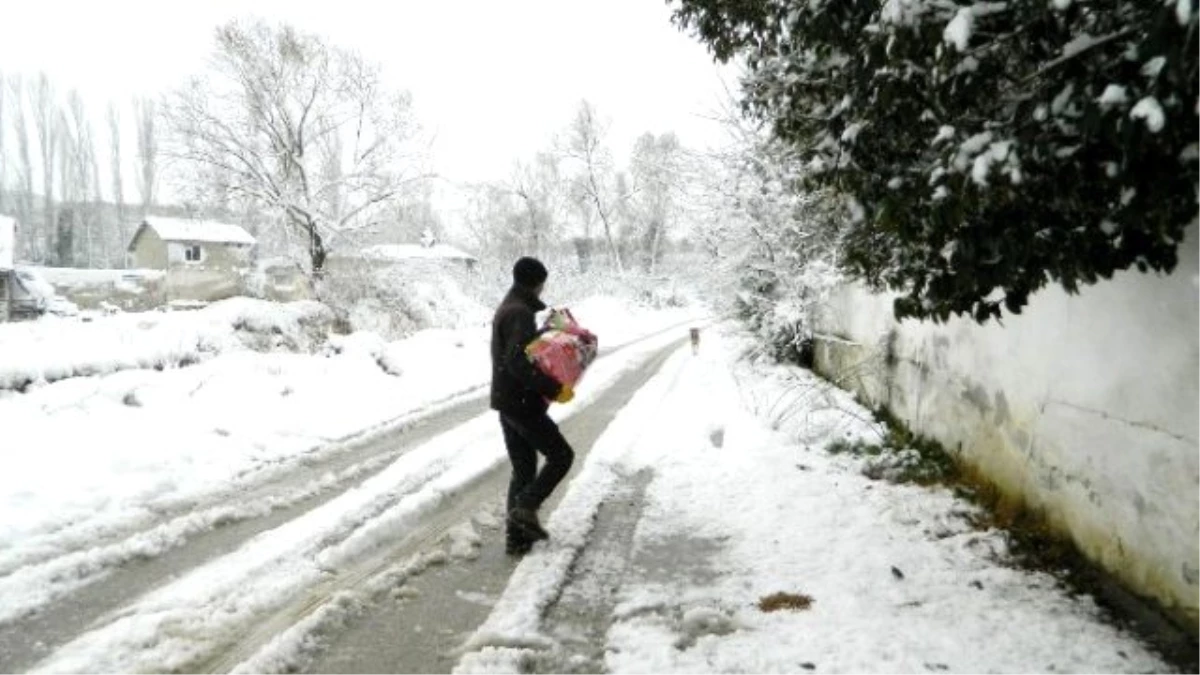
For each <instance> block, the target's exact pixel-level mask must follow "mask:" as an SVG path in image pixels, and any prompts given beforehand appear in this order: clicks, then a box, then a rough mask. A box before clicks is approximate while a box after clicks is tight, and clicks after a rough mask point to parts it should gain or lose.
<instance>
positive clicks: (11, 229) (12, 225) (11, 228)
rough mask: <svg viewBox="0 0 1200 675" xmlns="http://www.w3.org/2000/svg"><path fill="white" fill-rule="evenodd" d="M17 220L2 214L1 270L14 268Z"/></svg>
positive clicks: (0, 231)
mask: <svg viewBox="0 0 1200 675" xmlns="http://www.w3.org/2000/svg"><path fill="white" fill-rule="evenodd" d="M16 230H17V221H16V220H14V219H12V218H10V217H8V216H0V270H4V271H8V270H11V269H12V268H13V258H14V257H16V250H17V237H16Z"/></svg>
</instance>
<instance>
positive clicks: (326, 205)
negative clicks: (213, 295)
mask: <svg viewBox="0 0 1200 675" xmlns="http://www.w3.org/2000/svg"><path fill="white" fill-rule="evenodd" d="M166 119H167V122H168V124H169V125H170V128H171V131H172V133H173V137H172V140H173V143H172V148H171V150H170V152H169V153H168V156H170V157H177V158H179V159H180V160H183V161H184V162H185V163H186V164H188V165H191V166H197V167H218V168H220V169H221V170H223V171H224V172H225V174H226V175H227V176H228V179H229V185H228V188H229V189H230V190H231V191H232V192H233V193H235V194H238V195H241V196H244V197H246V198H248V199H251V200H253V201H254V202H255V203H257V204H259V205H260V206H262V207H263V208H264V209H265V210H267V211H271V212H274V213H278V214H280V215H281V218H280V219H279V220H280V221H281V222H282V223H283V224H284V225H285V227H286V228H287V230H288V231H290V232H292V233H295V234H297V235H299V236H301V237H302V238H303V239H304V241H305V243H306V247H307V255H308V260H309V262H310V264H311V269H312V272H313V274H314V276H317V277H320V276H321V275H322V274H323V270H324V267H325V258H326V254H327V251H328V246H330V245H331V240H333V241H334V242H335V241H336V239H337V238H338V237H341V236H346V235H348V234H350V233H352V232H355V231H360V230H363V229H364V228H368V227H369V226H371V225H372V223H373V222H374V221H375V219H376V218H377V217H379V216H381V215H382V214H384V213H385V212H386V209H387V206H388V204H389V203H390V202H392V201H393V200H394V199H396V198H397V197H398V196H399V195H400V194H401V191H402V189H403V186H404V184H405V182H406V178H405V176H406V173H405V172H406V170H408V171H411V169H412V160H411V158H408V157H405V156H404V155H403V154H402V151H403V149H404V147H405V145H406V142H407V141H409V140H411V138H412V134H413V129H412V122H411V112H410V104H409V100H408V97H407V95H404V94H396V93H391V92H388V91H386V90H385V88H384V87H383V84H382V82H381V81H380V76H379V71H378V69H377V68H376V67H374V66H372V65H369V64H367V63H366V62H364V61H363V60H362V59H361V58H360V57H359V56H357V55H356V54H353V53H351V52H348V51H345V50H342V49H338V48H336V47H330V46H327V45H325V44H324V43H322V42H321V40H320V39H318V38H317V37H315V36H313V35H307V34H303V33H299V32H297V31H296V30H294V29H292V28H290V27H288V26H280V27H272V26H269V25H267V24H265V23H262V22H256V23H252V24H248V25H247V24H242V23H238V22H232V23H229V24H227V25H225V26H223V27H221V28H219V29H218V30H217V49H216V53H215V56H214V61H213V65H212V69H211V72H210V73H209V77H207V78H204V79H200V78H197V79H194V80H193V81H192V82H191V83H189V85H187V86H186V87H184V88H182V89H180V90H179V91H177V92H175V94H174V95H173V96H172V97H171V98H170V100H169V103H168V105H167V107H166ZM334 136H336V137H337V138H338V139H339V143H342V144H341V145H339V143H333V142H331V138H330V137H334ZM343 142H344V143H343ZM339 147H340V148H341V150H340V155H341V168H340V170H339V171H336V172H334V171H331V170H330V168H329V166H328V164H329V161H330V152H329V149H330V148H339ZM321 148H325V149H326V152H325V153H322V152H321ZM322 154H324V157H322ZM323 164H324V166H322V165H323Z"/></svg>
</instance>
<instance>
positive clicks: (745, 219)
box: [701, 130, 844, 366]
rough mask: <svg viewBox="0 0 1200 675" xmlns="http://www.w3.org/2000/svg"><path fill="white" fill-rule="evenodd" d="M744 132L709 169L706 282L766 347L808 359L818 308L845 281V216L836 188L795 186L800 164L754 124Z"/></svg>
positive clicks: (782, 357) (776, 355) (794, 359)
mask: <svg viewBox="0 0 1200 675" xmlns="http://www.w3.org/2000/svg"><path fill="white" fill-rule="evenodd" d="M743 138H744V141H743V142H742V143H741V144H739V145H735V146H734V147H733V148H731V149H730V151H729V153H728V154H727V156H726V158H725V159H724V161H723V163H722V165H721V166H719V167H718V168H717V170H716V171H715V173H714V174H713V176H712V179H713V180H712V185H711V189H710V199H712V203H711V204H709V210H710V213H711V218H710V219H709V221H708V222H707V223H705V224H704V226H703V227H702V228H701V237H702V238H703V240H704V246H705V248H706V249H707V250H708V251H709V254H710V256H711V258H712V260H711V261H710V264H709V271H710V280H709V281H710V283H709V284H708V285H709V288H710V292H711V293H713V294H714V295H715V296H716V297H718V298H723V299H724V301H725V303H727V306H726V309H727V310H728V311H729V312H730V313H731V314H733V315H734V316H735V317H737V318H739V319H741V320H742V321H743V322H744V323H745V324H746V325H747V326H748V327H749V328H750V329H751V330H753V331H754V332H755V333H756V334H757V335H758V336H759V337H760V338H761V339H762V350H763V352H764V353H765V354H767V355H768V356H770V357H771V358H773V359H775V360H778V361H786V362H790V363H797V364H801V365H806V366H807V365H810V364H811V359H812V339H813V332H812V331H813V318H814V313H815V310H816V309H817V308H818V307H819V306H820V305H821V303H822V302H823V301H824V300H825V299H826V298H827V297H828V294H829V292H830V291H831V290H832V289H833V288H834V287H836V286H837V285H838V284H839V283H841V281H842V278H841V275H840V274H839V273H838V270H837V267H836V261H837V259H838V247H839V245H840V241H841V231H842V229H843V227H844V219H843V218H842V216H841V213H840V210H839V208H838V207H839V202H838V199H837V198H836V197H835V196H834V195H833V194H831V193H828V192H812V193H801V192H798V191H797V190H796V189H795V184H796V182H797V181H798V180H799V179H800V176H801V172H802V167H800V166H799V165H798V163H797V162H796V161H795V157H794V156H793V155H792V154H791V153H790V152H788V151H787V149H786V148H785V147H783V146H781V145H780V144H778V143H775V142H772V141H770V140H768V139H767V138H765V136H764V135H763V134H761V133H757V132H755V131H753V130H748V131H747V133H746V134H744V136H743Z"/></svg>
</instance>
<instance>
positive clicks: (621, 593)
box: [457, 333, 1172, 673]
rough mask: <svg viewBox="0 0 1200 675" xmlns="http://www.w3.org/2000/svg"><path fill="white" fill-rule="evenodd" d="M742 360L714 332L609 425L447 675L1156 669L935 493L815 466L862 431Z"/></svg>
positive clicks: (1136, 647) (822, 389)
mask: <svg viewBox="0 0 1200 675" xmlns="http://www.w3.org/2000/svg"><path fill="white" fill-rule="evenodd" d="M741 346H744V345H743V344H741V343H739V340H738V338H737V337H736V336H727V337H725V338H724V339H718V338H716V336H715V335H713V334H711V333H710V334H709V335H708V336H706V337H705V345H704V349H703V350H702V353H701V354H700V355H699V356H692V355H691V354H689V353H686V352H681V353H679V354H677V355H676V356H675V357H673V358H672V359H671V360H670V361H669V362H668V363H667V364H666V366H665V367H664V368H663V370H662V371H661V372H660V373H659V374H658V375H657V376H656V377H655V378H653V379H652V380H651V381H650V382H649V383H648V384H647V385H646V386H645V387H643V388H642V390H641V391H640V392H638V394H637V395H636V396H635V397H634V398H633V400H632V401H631V402H630V403H629V405H628V406H627V407H626V409H625V410H623V411H622V412H621V413H620V414H618V415H617V416H616V418H615V420H614V421H613V423H612V424H611V425H610V427H609V429H608V431H607V432H606V433H605V434H604V435H603V436H602V437H601V438H600V439H599V441H598V442H597V443H596V445H595V447H593V448H592V453H591V456H590V457H589V459H588V465H587V466H586V467H584V469H583V470H582V472H581V473H580V475H579V476H578V477H577V478H576V479H575V480H574V481H573V482H572V484H571V487H570V489H569V491H568V492H567V494H566V495H565V497H564V498H563V502H562V504H561V506H560V507H559V508H558V509H557V511H556V512H555V513H554V515H553V517H552V518H550V521H549V525H548V529H549V530H550V532H551V537H552V538H551V542H550V544H549V545H548V546H539V547H538V548H537V549H535V551H534V552H533V553H532V554H530V555H529V556H527V557H526V558H525V559H524V560H523V561H522V562H521V564H520V565H519V566H518V567H517V568H516V570H515V571H514V573H513V575H512V579H511V581H510V583H509V584H508V585H507V587H506V588H505V590H504V592H503V593H502V594H501V595H500V596H499V597H498V599H497V600H496V602H495V606H494V609H493V611H492V612H491V614H490V616H489V617H488V619H487V620H486V621H485V622H484V623H483V624H482V625H481V627H480V628H479V629H478V630H477V631H476V632H475V634H474V635H473V636H472V637H471V638H470V640H469V641H468V651H467V653H466V654H465V655H464V656H463V658H462V659H461V661H460V663H459V664H458V666H457V672H530V671H533V672H632V673H636V672H681V673H700V672H808V671H813V672H943V671H949V672H1163V671H1168V672H1169V671H1170V670H1172V667H1171V665H1169V664H1167V663H1165V662H1164V661H1163V660H1162V659H1160V657H1159V656H1157V655H1156V654H1155V653H1154V652H1153V651H1152V650H1151V649H1149V648H1148V647H1147V646H1146V645H1145V644H1144V643H1142V642H1141V641H1140V640H1139V639H1138V638H1137V637H1135V636H1133V635H1131V634H1128V633H1126V632H1123V631H1122V630H1121V629H1119V628H1117V627H1115V625H1114V624H1113V623H1112V622H1111V620H1110V619H1109V618H1107V617H1106V616H1105V615H1104V613H1103V612H1101V611H1100V610H1099V609H1098V608H1097V606H1096V605H1095V603H1094V601H1092V600H1091V599H1090V598H1088V597H1086V596H1084V597H1073V596H1072V594H1071V593H1069V592H1068V591H1067V590H1066V589H1065V588H1064V587H1063V586H1062V585H1061V584H1060V583H1058V582H1057V581H1056V580H1055V579H1054V578H1053V577H1052V576H1050V575H1048V574H1046V573H1042V572H1030V571H1027V570H1022V569H1018V568H1017V567H1016V566H1015V565H1013V564H1011V562H1010V560H1009V559H1008V558H1007V551H1006V548H1005V539H1004V538H1003V536H1002V535H1001V533H999V532H996V531H992V530H979V529H977V528H976V527H974V526H973V525H972V524H971V522H970V520H969V519H968V518H967V516H969V515H970V514H971V513H972V512H973V511H974V507H972V506H971V505H970V504H968V503H966V502H964V501H962V500H961V499H959V498H956V497H955V496H953V495H952V494H951V493H950V491H949V490H946V489H941V488H924V487H918V486H915V485H897V484H891V483H887V482H883V481H873V480H871V479H869V478H867V477H865V476H864V475H863V474H862V468H863V467H862V465H861V464H860V463H859V460H854V459H851V458H848V457H846V456H841V455H831V454H829V453H827V452H825V447H826V446H827V445H828V444H829V443H830V442H832V441H834V440H838V439H845V440H854V439H856V438H870V437H871V436H872V435H874V434H876V433H877V432H876V430H875V426H874V423H873V422H871V416H870V413H869V412H868V411H866V410H863V409H862V408H861V407H860V406H858V405H857V404H856V403H855V402H854V401H853V400H852V399H851V398H850V397H849V395H847V394H846V393H845V392H842V391H840V390H837V389H834V388H832V387H831V386H829V385H828V384H827V383H824V382H823V381H821V380H819V379H817V378H815V377H814V376H812V375H811V374H810V373H808V372H807V371H803V370H800V369H794V368H785V367H780V366H764V365H750V364H748V363H746V362H745V361H741V360H738V359H736V358H735V357H736V355H737V353H738V352H739V351H740V347H741ZM781 401H785V402H788V403H789V404H788V405H780V403H781ZM772 410H774V411H775V414H774V415H773V416H770V417H768V415H769V414H770V411H772ZM781 410H786V411H787V413H786V414H785V415H779V414H778V412H779V411H781Z"/></svg>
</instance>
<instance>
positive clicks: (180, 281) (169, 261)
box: [129, 216, 256, 302]
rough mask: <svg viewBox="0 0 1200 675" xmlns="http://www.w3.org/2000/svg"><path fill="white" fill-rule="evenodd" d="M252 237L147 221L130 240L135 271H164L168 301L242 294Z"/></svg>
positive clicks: (229, 228) (217, 227)
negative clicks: (136, 269)
mask: <svg viewBox="0 0 1200 675" xmlns="http://www.w3.org/2000/svg"><path fill="white" fill-rule="evenodd" d="M255 243H256V242H255V239H254V237H253V236H252V235H251V234H250V233H249V232H247V231H246V230H245V229H243V228H242V227H240V226H238V225H230V224H228V223H218V222H213V221H208V220H191V219H186V218H164V217H159V216H147V217H146V219H145V220H144V221H142V224H141V225H140V226H139V227H138V229H137V231H136V232H134V234H133V238H132V239H130V240H129V253H130V256H131V258H132V263H133V266H134V267H138V268H143V269H155V270H165V271H166V283H165V285H166V294H167V299H168V300H200V301H207V302H211V301H214V300H221V299H224V298H228V297H232V296H235V295H241V294H242V289H243V287H244V283H243V282H244V279H245V276H246V274H247V272H248V270H249V269H250V263H251V252H252V251H253V248H254V245H255Z"/></svg>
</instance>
